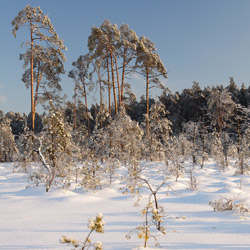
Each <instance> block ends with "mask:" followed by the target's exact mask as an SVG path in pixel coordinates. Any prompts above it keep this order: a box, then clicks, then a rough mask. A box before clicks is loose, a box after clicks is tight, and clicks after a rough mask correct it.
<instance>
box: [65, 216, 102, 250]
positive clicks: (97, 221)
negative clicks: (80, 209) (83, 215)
mask: <svg viewBox="0 0 250 250" xmlns="http://www.w3.org/2000/svg"><path fill="white" fill-rule="evenodd" d="M104 224H105V223H104V221H103V214H102V213H99V214H97V215H96V218H90V219H89V224H88V228H89V229H90V231H89V234H88V235H87V237H86V238H85V240H84V241H78V240H76V239H74V238H71V237H67V236H62V238H61V240H60V242H61V243H62V244H71V245H73V246H74V247H75V248H76V249H81V250H84V249H90V248H92V249H95V250H102V249H103V246H102V243H101V242H100V241H97V242H96V243H92V242H91V240H90V235H91V234H92V233H93V232H94V231H95V232H97V233H104Z"/></svg>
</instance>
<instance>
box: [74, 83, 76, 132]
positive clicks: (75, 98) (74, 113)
mask: <svg viewBox="0 0 250 250" xmlns="http://www.w3.org/2000/svg"><path fill="white" fill-rule="evenodd" d="M74 91H75V94H74V129H76V84H75V89H74Z"/></svg>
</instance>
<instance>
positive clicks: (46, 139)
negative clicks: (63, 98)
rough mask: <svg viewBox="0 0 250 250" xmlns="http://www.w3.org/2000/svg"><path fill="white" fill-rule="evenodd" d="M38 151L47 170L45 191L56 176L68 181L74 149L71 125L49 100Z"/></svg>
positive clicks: (70, 174)
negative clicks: (47, 113)
mask: <svg viewBox="0 0 250 250" xmlns="http://www.w3.org/2000/svg"><path fill="white" fill-rule="evenodd" d="M40 143H41V145H40V149H39V153H40V156H41V159H42V162H43V165H44V166H45V168H46V169H47V171H48V178H47V183H46V191H47V192H48V191H49V189H50V187H51V185H52V184H53V182H54V180H55V178H56V176H60V177H61V178H66V181H69V180H70V178H71V176H72V171H73V170H72V168H71V165H72V162H71V160H72V159H73V153H74V152H75V151H76V148H75V145H74V143H73V140H72V137H71V127H70V126H68V125H67V124H66V123H65V122H64V119H63V114H62V112H61V111H60V110H57V109H56V108H55V107H54V105H53V102H52V101H50V109H49V115H48V116H47V117H46V118H45V121H44V132H43V135H42V138H41V140H40Z"/></svg>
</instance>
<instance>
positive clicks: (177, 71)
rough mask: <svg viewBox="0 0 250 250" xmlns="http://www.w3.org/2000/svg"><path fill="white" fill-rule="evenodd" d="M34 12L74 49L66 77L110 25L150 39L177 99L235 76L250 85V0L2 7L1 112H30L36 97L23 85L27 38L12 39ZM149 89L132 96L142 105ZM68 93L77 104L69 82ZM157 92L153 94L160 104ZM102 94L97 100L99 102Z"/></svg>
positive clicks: (108, 0)
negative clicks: (20, 21) (16, 23)
mask: <svg viewBox="0 0 250 250" xmlns="http://www.w3.org/2000/svg"><path fill="white" fill-rule="evenodd" d="M27 4H30V5H31V6H32V7H36V6H40V7H41V9H42V11H43V13H44V14H48V15H49V17H50V19H51V22H52V24H53V26H54V28H55V30H56V32H57V33H58V35H59V36H60V37H61V38H62V39H63V40H64V42H65V45H66V46H67V48H68V51H67V52H66V57H67V61H66V63H65V69H66V71H69V70H71V68H72V67H71V63H72V62H73V61H74V60H76V59H77V57H78V56H79V55H81V54H85V53H87V39H88V36H89V35H90V32H91V27H92V26H93V25H95V26H100V25H101V24H102V22H103V21H104V20H105V19H109V20H110V21H111V22H112V23H116V24H117V25H118V26H120V25H121V24H122V23H127V24H128V25H129V26H130V28H131V29H133V30H135V32H136V33H137V35H138V36H141V35H144V36H146V37H149V38H150V39H151V41H153V42H154V43H155V44H156V47H157V49H158V53H159V55H160V57H161V59H162V61H163V62H164V64H165V66H166V68H167V71H168V80H167V81H166V86H167V87H169V88H170V89H171V90H172V91H173V92H175V91H182V90H183V89H184V88H191V86H192V83H193V81H198V82H199V83H200V86H201V87H202V88H203V87H205V86H212V85H218V84H222V85H225V86H226V85H228V83H229V77H230V76H233V77H234V79H235V81H236V83H237V84H238V85H239V86H241V83H242V82H244V83H245V85H246V86H247V87H248V86H249V84H250V0H154V1H153V0H126V1H123V0H71V1H69V0H29V1H26V0H0V31H1V39H0V45H1V46H0V55H1V57H0V110H3V111H4V113H6V112H8V111H14V112H21V113H23V112H25V113H28V112H29V110H30V91H29V90H28V89H26V88H25V86H24V84H23V83H22V81H21V76H22V73H23V68H22V62H21V61H19V54H20V53H23V52H24V49H21V48H20V45H21V42H23V41H25V40H26V39H27V38H28V37H27V33H26V31H25V28H24V29H21V30H19V31H18V32H17V38H14V36H13V35H12V33H11V31H12V26H11V21H12V20H13V18H14V17H15V16H16V15H17V14H18V12H19V11H20V10H21V9H23V8H24V7H25V6H26V5H27ZM144 85H145V84H144V82H142V81H141V82H140V81H137V83H136V87H134V88H133V90H134V92H135V94H136V96H137V97H138V98H139V97H140V96H141V95H142V94H144V92H145V89H144ZM62 87H63V89H64V93H66V94H67V95H68V97H69V98H71V96H72V94H73V87H74V84H73V82H72V80H71V79H69V78H68V77H67V75H65V76H63V77H62ZM156 94H158V93H157V92H154V91H152V92H151V96H152V97H155V95H156ZM95 97H96V98H97V94H96V95H95V96H93V94H91V95H90V97H89V99H90V102H91V101H92V102H95V99H94V98H95Z"/></svg>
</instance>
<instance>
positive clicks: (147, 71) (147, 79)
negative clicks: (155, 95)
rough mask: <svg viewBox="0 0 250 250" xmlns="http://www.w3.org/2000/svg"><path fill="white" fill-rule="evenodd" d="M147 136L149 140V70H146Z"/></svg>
mask: <svg viewBox="0 0 250 250" xmlns="http://www.w3.org/2000/svg"><path fill="white" fill-rule="evenodd" d="M146 114H147V120H146V135H147V137H148V138H149V69H148V66H147V69H146Z"/></svg>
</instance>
